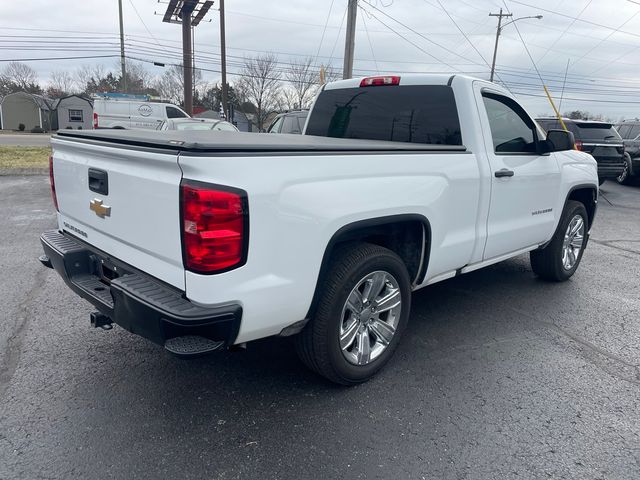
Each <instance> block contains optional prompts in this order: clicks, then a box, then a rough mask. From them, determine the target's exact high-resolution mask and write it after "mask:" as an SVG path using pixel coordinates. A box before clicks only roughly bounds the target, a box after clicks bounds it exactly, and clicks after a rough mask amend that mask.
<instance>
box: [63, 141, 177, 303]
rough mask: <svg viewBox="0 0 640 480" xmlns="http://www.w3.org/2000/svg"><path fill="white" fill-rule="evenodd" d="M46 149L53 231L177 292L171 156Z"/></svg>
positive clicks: (95, 146) (98, 146) (97, 146)
mask: <svg viewBox="0 0 640 480" xmlns="http://www.w3.org/2000/svg"><path fill="white" fill-rule="evenodd" d="M51 143H52V146H53V172H54V179H55V186H56V196H57V199H58V209H59V212H60V213H59V227H60V229H62V230H64V231H66V232H68V233H70V234H71V235H73V236H75V237H77V238H79V239H80V240H83V241H85V242H87V243H89V244H90V245H92V246H94V247H96V248H98V249H100V250H102V251H104V252H105V253H106V254H108V255H110V256H113V257H115V258H117V259H119V260H121V261H123V262H125V263H128V264H130V265H132V266H133V267H138V268H140V269H143V270H144V271H145V272H146V273H148V274H149V275H152V276H154V277H156V278H158V279H160V280H162V281H164V282H166V283H169V284H170V285H173V286H175V287H177V288H180V289H182V290H184V268H183V263H182V246H181V240H180V211H179V208H180V207H179V205H180V202H179V188H180V180H181V178H182V172H181V170H180V167H179V165H178V154H177V152H176V151H171V150H165V151H157V150H154V149H137V148H121V147H118V146H116V145H113V146H112V145H109V144H108V143H91V142H82V141H78V140H67V139H64V138H60V137H58V138H53V139H52V142H51ZM90 178H92V179H93V180H92V181H91V182H90ZM90 183H91V185H90ZM103 183H104V184H103ZM105 187H106V188H105ZM92 204H93V207H92Z"/></svg>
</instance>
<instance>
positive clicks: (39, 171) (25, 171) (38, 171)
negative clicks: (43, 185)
mask: <svg viewBox="0 0 640 480" xmlns="http://www.w3.org/2000/svg"><path fill="white" fill-rule="evenodd" d="M12 175H15V176H18V175H49V169H48V168H42V167H35V168H0V177H7V176H12Z"/></svg>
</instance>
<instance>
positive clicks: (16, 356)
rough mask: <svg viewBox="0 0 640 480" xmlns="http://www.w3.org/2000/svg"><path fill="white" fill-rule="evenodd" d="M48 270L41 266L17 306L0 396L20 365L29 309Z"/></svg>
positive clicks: (0, 378)
mask: <svg viewBox="0 0 640 480" xmlns="http://www.w3.org/2000/svg"><path fill="white" fill-rule="evenodd" d="M47 273H48V270H47V269H44V268H39V269H38V270H37V272H36V275H35V281H34V282H33V285H32V286H31V288H30V289H29V291H28V292H26V295H25V298H24V299H23V300H22V302H20V304H19V305H18V308H17V312H16V313H17V315H16V320H15V325H14V331H13V333H12V334H11V335H10V336H9V338H8V339H7V345H6V348H5V349H4V355H3V361H2V362H1V363H0V397H2V396H4V393H5V391H6V390H7V388H8V386H9V382H10V381H11V378H13V374H14V373H15V371H16V368H17V367H18V361H19V360H20V354H21V353H22V342H23V340H24V336H25V334H26V327H27V324H28V320H29V314H28V309H29V306H30V304H31V303H32V302H33V298H34V296H35V294H36V293H37V292H38V291H40V290H42V287H43V285H44V282H45V279H46V276H47Z"/></svg>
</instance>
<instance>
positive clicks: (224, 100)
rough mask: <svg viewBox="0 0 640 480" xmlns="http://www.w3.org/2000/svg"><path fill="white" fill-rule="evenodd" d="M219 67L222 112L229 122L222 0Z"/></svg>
mask: <svg viewBox="0 0 640 480" xmlns="http://www.w3.org/2000/svg"><path fill="white" fill-rule="evenodd" d="M220 66H221V70H222V112H223V113H224V116H225V120H227V121H229V122H231V121H233V119H232V118H229V100H228V98H227V97H228V92H227V47H226V40H225V32H224V0H220Z"/></svg>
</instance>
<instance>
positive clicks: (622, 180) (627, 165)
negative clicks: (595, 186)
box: [616, 153, 631, 185]
mask: <svg viewBox="0 0 640 480" xmlns="http://www.w3.org/2000/svg"><path fill="white" fill-rule="evenodd" d="M630 172H631V156H630V155H629V154H628V153H625V154H624V170H623V171H622V173H621V174H620V175H618V177H616V181H617V182H618V183H619V184H620V185H629V183H631V175H630Z"/></svg>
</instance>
